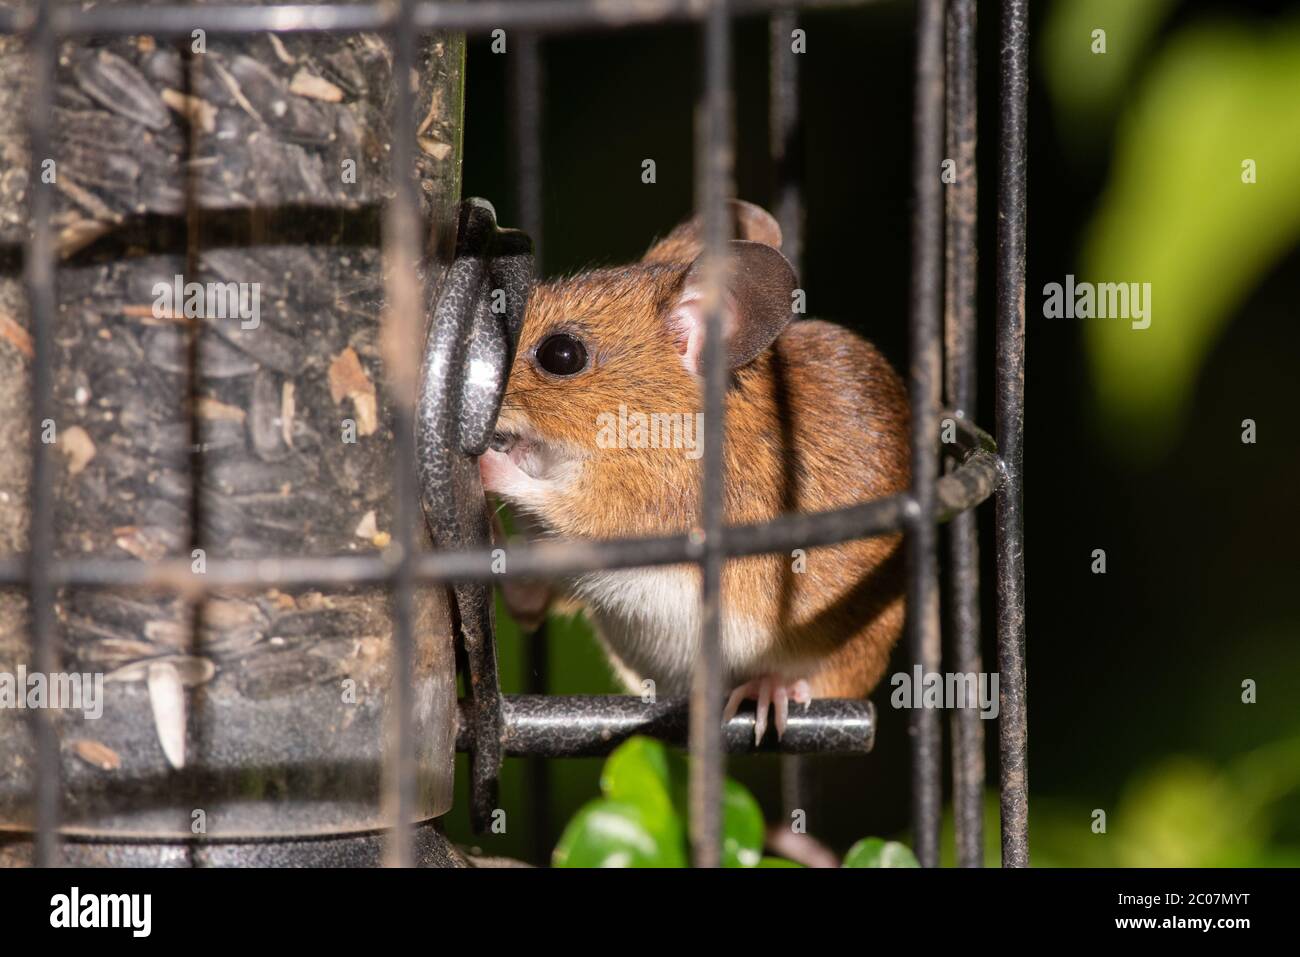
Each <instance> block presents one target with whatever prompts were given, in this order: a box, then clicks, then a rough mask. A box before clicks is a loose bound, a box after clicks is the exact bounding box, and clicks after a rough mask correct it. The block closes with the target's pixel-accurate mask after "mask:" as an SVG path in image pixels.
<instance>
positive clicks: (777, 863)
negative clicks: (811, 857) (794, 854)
mask: <svg viewBox="0 0 1300 957" xmlns="http://www.w3.org/2000/svg"><path fill="white" fill-rule="evenodd" d="M754 866H755V867H803V865H802V864H800V863H798V862H796V861H791V860H788V859H786V858H784V857H763V858H759V861H758V863H757V864H756V865H754Z"/></svg>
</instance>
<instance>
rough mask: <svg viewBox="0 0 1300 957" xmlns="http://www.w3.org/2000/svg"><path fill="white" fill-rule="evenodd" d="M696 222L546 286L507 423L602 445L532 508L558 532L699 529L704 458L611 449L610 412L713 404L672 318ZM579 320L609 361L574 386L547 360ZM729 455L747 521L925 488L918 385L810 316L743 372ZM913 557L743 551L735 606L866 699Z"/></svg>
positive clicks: (851, 550) (837, 691)
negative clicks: (916, 435)
mask: <svg viewBox="0 0 1300 957" xmlns="http://www.w3.org/2000/svg"><path fill="white" fill-rule="evenodd" d="M689 226H690V224H687V227H689ZM687 227H679V229H678V230H676V231H674V233H673V234H670V235H669V236H668V237H667V238H666V239H665V240H663V241H661V243H659V244H658V245H656V246H655V247H654V248H653V249H652V250H651V252H650V253H649V254H647V260H646V261H643V262H641V263H637V264H634V265H630V266H624V267H619V268H613V269H600V270H595V271H592V272H586V273H582V274H580V275H577V276H575V277H573V278H570V279H567V280H562V281H559V282H554V283H547V284H543V285H539V286H538V287H537V288H536V290H535V291H534V294H533V297H532V299H531V301H530V303H529V306H528V310H527V314H526V318H525V322H524V327H523V334H522V341H521V342H520V344H519V350H518V354H517V357H516V359H515V363H514V367H513V369H512V372H511V376H510V385H509V389H508V391H507V394H506V397H505V402H504V405H503V410H502V417H501V427H502V428H509V427H510V423H511V421H512V419H515V420H517V419H518V417H520V415H521V414H522V415H523V416H526V417H527V419H528V420H529V421H530V422H531V424H532V426H533V427H534V428H535V429H537V430H538V431H539V432H540V433H541V434H542V435H543V436H544V437H545V438H546V439H548V440H551V441H556V440H558V441H561V442H564V443H567V444H569V445H570V446H572V447H574V448H577V449H581V450H584V453H585V455H586V456H587V458H586V459H585V460H584V462H583V465H582V468H581V470H580V473H579V475H578V477H577V479H576V480H575V481H574V482H573V483H572V485H571V486H570V487H568V488H566V489H565V490H564V492H563V493H562V494H558V495H556V496H555V497H554V499H553V501H552V502H551V503H548V505H547V506H546V507H545V508H544V509H541V510H538V511H536V512H535V513H534V514H533V515H532V517H533V518H534V519H535V520H536V521H538V522H539V523H540V524H541V526H542V527H543V529H544V530H545V531H546V532H547V533H548V534H550V535H553V536H556V537H560V538H615V537H622V536H638V535H656V534H667V533H672V532H681V531H685V530H688V529H690V528H692V527H694V526H695V525H696V524H697V523H698V518H699V515H698V503H699V471H700V463H699V461H698V460H692V459H690V458H688V457H687V456H685V455H683V454H681V453H680V452H678V453H676V454H674V453H673V452H665V451H664V450H662V449H654V448H650V449H634V448H600V447H598V446H597V444H596V434H597V426H596V422H597V417H598V416H599V415H600V414H601V413H611V412H614V413H616V412H617V410H618V408H619V405H620V403H622V404H624V405H625V406H626V407H627V408H628V410H631V411H637V410H640V411H645V412H695V411H698V410H700V409H701V408H702V399H701V393H700V382H699V380H698V378H696V377H695V376H693V375H691V374H690V373H688V372H687V371H686V370H685V368H683V366H682V364H681V361H680V359H679V357H678V354H677V346H676V344H675V343H674V341H673V337H672V336H671V335H670V334H669V332H668V330H667V329H666V327H665V325H664V317H665V316H666V314H667V312H668V311H669V310H670V309H671V308H672V306H673V304H674V302H675V301H676V297H677V295H678V293H679V291H680V288H681V285H682V282H683V277H684V275H685V271H686V268H687V265H688V263H689V260H690V257H692V256H693V255H694V254H695V253H696V252H698V248H699V247H698V242H696V241H695V240H694V239H693V233H691V232H689V231H688V229H687ZM778 241H779V239H778ZM565 330H570V331H573V332H575V334H577V335H578V336H579V338H581V339H582V340H583V341H584V342H585V343H586V344H587V346H588V350H589V352H590V354H591V366H590V368H589V369H587V370H586V371H585V372H583V373H581V374H579V375H577V376H574V377H572V378H563V379H558V378H555V377H551V376H548V375H547V374H546V373H544V372H543V371H541V370H539V369H538V368H537V366H536V365H535V363H534V362H533V360H532V353H533V350H534V348H535V347H536V346H537V345H538V344H539V343H540V342H541V341H542V340H544V339H545V338H546V337H547V336H549V335H551V334H552V333H554V332H557V331H565ZM725 458H726V469H727V483H726V490H727V492H726V521H727V522H728V523H729V524H747V523H754V522H762V521H765V520H767V519H771V518H774V517H776V516H778V515H781V514H783V513H788V512H811V511H820V510H824V509H830V508H835V507H837V506H842V505H850V504H853V503H856V502H861V501H865V500H868V499H873V498H878V497H881V496H886V495H889V494H891V493H894V492H898V491H902V490H904V489H906V488H907V486H908V482H909V466H908V408H907V400H906V394H905V392H904V389H903V386H902V383H901V382H900V381H899V378H898V376H897V375H896V374H895V373H894V371H893V370H892V369H891V368H890V367H889V364H888V363H887V362H886V361H885V359H884V358H883V357H882V356H881V355H880V353H879V352H878V351H877V350H876V349H875V348H874V347H873V346H872V345H871V344H870V343H868V342H866V341H865V340H863V339H861V338H859V337H857V336H855V335H854V334H852V333H851V332H849V331H848V330H846V329H843V328H840V327H838V326H835V325H832V324H830V323H826V322H820V321H816V320H799V321H795V322H793V323H792V324H791V325H789V326H788V327H787V328H786V330H785V332H784V333H783V334H782V335H781V336H780V338H778V339H777V341H776V342H775V344H774V345H773V346H772V348H770V349H769V350H767V351H766V352H764V353H763V354H762V355H760V356H759V357H758V358H757V359H755V360H754V361H753V362H751V363H749V364H748V365H745V366H743V367H741V368H739V369H737V370H735V371H734V372H733V374H732V383H731V387H730V390H729V394H728V400H727V422H726V445H725ZM900 551H901V549H900V542H899V536H889V537H885V538H874V539H867V540H861V541H854V542H847V543H845V544H842V545H838V546H834V547H827V548H816V549H811V550H809V551H808V554H807V557H806V570H805V571H804V572H802V573H795V572H794V571H793V570H792V559H791V556H788V555H781V554H778V555H766V556H759V557H754V558H746V559H743V560H736V561H731V562H729V563H728V564H727V566H726V569H725V572H724V580H723V603H724V609H725V608H726V607H728V606H731V607H739V608H743V609H744V610H745V612H746V613H747V615H749V616H751V617H753V618H755V619H757V620H759V621H762V622H765V623H767V624H768V626H769V627H770V628H772V629H773V630H774V631H775V632H778V633H779V637H778V639H777V641H776V644H775V645H774V647H773V650H772V653H771V656H770V657H771V659H772V661H771V663H772V664H773V665H774V667H775V666H779V665H780V664H788V665H795V664H796V663H800V662H810V661H811V662H813V663H812V664H811V665H807V666H806V667H808V668H809V669H810V670H809V671H808V673H806V674H805V675H804V676H805V677H807V678H808V679H809V682H810V685H811V688H812V691H813V694H814V695H815V696H819V697H826V696H831V697H851V696H852V697H856V696H864V695H866V694H867V693H869V692H870V690H871V689H872V688H873V687H874V686H875V684H876V683H877V682H878V681H879V680H880V678H881V676H882V675H883V673H884V670H885V667H886V665H887V662H888V658H889V653H890V649H891V648H892V646H893V644H894V643H895V642H896V641H897V639H898V636H899V633H900V631H901V629H902V623H903V595H902V582H903V579H902V575H901V573H900V568H899V566H900V562H901V556H900ZM648 677H654V676H653V675H650V676H648ZM731 677H732V679H733V680H734V681H736V682H739V681H741V680H746V679H747V678H749V677H754V676H753V675H733V676H731Z"/></svg>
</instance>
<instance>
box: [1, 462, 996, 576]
mask: <svg viewBox="0 0 1300 957" xmlns="http://www.w3.org/2000/svg"><path fill="white" fill-rule="evenodd" d="M1001 482H1002V468H1001V463H1000V462H999V460H998V458H997V456H995V455H993V454H991V453H989V452H986V451H984V450H982V449H981V450H978V451H975V452H972V453H970V455H969V456H968V458H967V459H966V462H965V463H964V464H963V465H962V466H961V468H959V469H957V470H956V471H954V472H952V473H951V474H949V475H945V476H944V477H943V478H941V479H939V482H938V487H937V492H936V496H937V500H938V518H939V520H940V521H947V520H948V519H950V518H952V516H954V515H956V514H958V513H960V512H963V511H965V510H967V509H969V508H974V507H975V506H976V505H979V504H980V503H981V502H983V501H984V500H985V499H987V498H988V497H989V496H991V495H992V494H993V493H994V491H996V490H997V488H998V486H999V485H1000V484H1001ZM912 508H913V505H912V499H911V497H910V496H909V495H906V494H898V495H891V496H888V497H886V498H880V499H874V500H872V501H870V502H863V503H861V504H859V505H850V506H848V507H846V508H841V509H835V510H833V511H829V512H815V513H812V514H809V515H784V516H782V517H780V518H777V519H775V520H774V521H771V522H768V523H765V524H761V525H736V526H731V527H729V528H727V529H725V530H724V531H723V534H722V541H721V542H720V544H719V547H720V548H721V550H722V552H723V554H725V555H726V556H727V557H728V558H741V557H744V556H748V555H761V554H765V553H768V552H779V551H786V550H788V549H791V548H800V547H809V548H811V547H817V546H824V545H835V544H839V543H841V542H846V541H851V540H854V539H859V538H871V537H873V536H876V535H889V534H893V533H895V532H898V531H901V530H902V528H903V526H904V524H905V523H906V522H907V521H908V520H909V519H908V516H909V514H910V513H911V511H912ZM700 554H701V547H700V543H699V541H698V540H697V539H695V538H693V537H692V536H690V535H664V536H657V537H648V538H629V539H620V540H617V541H570V542H538V543H535V544H531V545H520V546H513V547H509V548H505V549H502V550H499V551H498V550H496V549H486V548H479V549H469V550H465V551H445V552H427V553H421V554H420V555H419V556H417V557H416V559H415V561H414V567H413V574H414V576H415V580H416V581H417V582H426V583H428V582H472V581H496V580H498V579H500V578H530V579H540V580H550V579H554V578H559V577H563V576H566V575H576V574H582V573H585V572H592V571H599V570H604V569H612V568H645V567H651V566H656V565H675V564H679V563H681V562H698V561H699V560H700ZM399 560H400V556H397V555H395V554H394V550H393V549H390V550H389V552H387V553H384V554H377V555H337V556H324V557H320V558H302V557H294V556H286V557H282V558H247V559H210V560H208V561H207V563H206V570H205V571H204V572H203V573H202V574H197V573H195V572H194V571H193V570H192V569H191V562H190V560H189V559H186V558H170V559H161V560H159V561H154V562H136V561H129V560H126V559H115V558H114V559H108V558H90V559H86V558H74V559H60V560H57V561H55V562H54V563H53V565H52V566H51V568H50V578H51V581H52V582H53V583H54V585H56V586H67V585H72V586H79V587H85V588H161V589H165V590H168V591H175V592H178V593H180V594H183V595H187V596H189V597H194V598H197V597H200V596H202V595H203V594H204V593H205V592H209V591H212V590H213V589H216V588H295V587H297V588H301V587H307V586H313V585H315V586H324V585H350V584H374V583H380V582H389V581H392V580H393V579H394V576H395V574H396V569H397V563H398V561H399ZM497 568H500V569H502V570H501V571H496V570H494V569H497ZM26 580H27V568H26V564H25V562H23V560H22V559H21V558H20V557H17V556H8V557H5V558H3V559H0V585H21V584H25V582H26Z"/></svg>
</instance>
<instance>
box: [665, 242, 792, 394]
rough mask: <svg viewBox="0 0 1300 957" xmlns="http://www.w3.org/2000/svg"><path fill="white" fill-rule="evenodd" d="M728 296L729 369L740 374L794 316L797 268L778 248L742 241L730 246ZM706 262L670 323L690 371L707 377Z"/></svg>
mask: <svg viewBox="0 0 1300 957" xmlns="http://www.w3.org/2000/svg"><path fill="white" fill-rule="evenodd" d="M725 263H726V268H727V278H726V295H725V296H724V299H723V303H722V328H723V334H724V335H725V336H726V338H727V365H728V367H729V368H732V369H735V368H738V367H739V366H743V365H744V364H745V363H747V362H749V361H750V360H751V359H753V358H754V357H755V356H757V355H758V354H759V353H761V352H762V351H763V350H764V349H766V348H767V347H768V346H770V345H771V344H772V343H773V342H774V341H775V340H776V337H777V336H779V335H780V334H781V331H782V330H783V329H785V327H786V324H787V323H788V322H789V321H790V318H791V316H792V315H793V302H792V295H791V294H792V293H793V292H794V288H795V277H794V269H793V268H792V267H791V265H790V263H789V262H788V261H787V260H786V258H785V257H784V256H782V255H781V253H780V252H778V251H777V250H776V249H774V248H772V247H771V246H768V245H765V244H763V243H756V242H750V241H747V240H737V241H733V242H730V243H728V244H727V256H726V260H725ZM704 282H705V280H704V260H703V258H702V257H701V258H697V259H696V260H695V262H693V263H692V264H691V265H690V267H689V268H688V269H687V270H686V275H685V277H684V278H683V280H682V286H681V290H680V291H679V292H678V294H677V299H676V300H675V301H674V303H673V304H672V306H671V308H670V309H669V310H668V315H667V319H666V324H667V326H668V331H669V332H670V333H671V334H672V336H673V340H674V342H675V343H676V345H677V352H678V355H680V356H681V358H682V365H684V366H685V367H686V371H687V372H690V373H693V374H703V370H702V369H701V366H700V361H701V349H702V347H703V345H704V323H705V322H706V316H705V305H704Z"/></svg>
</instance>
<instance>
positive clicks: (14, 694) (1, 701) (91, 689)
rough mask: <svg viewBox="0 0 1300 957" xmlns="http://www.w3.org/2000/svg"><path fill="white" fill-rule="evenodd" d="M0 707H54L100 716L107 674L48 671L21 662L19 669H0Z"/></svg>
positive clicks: (93, 716) (22, 708) (84, 714)
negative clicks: (14, 670)
mask: <svg viewBox="0 0 1300 957" xmlns="http://www.w3.org/2000/svg"><path fill="white" fill-rule="evenodd" d="M0 708H12V709H14V710H16V711H25V710H27V709H29V708H31V709H36V708H52V709H55V710H60V711H64V710H66V711H80V712H81V713H82V715H83V716H84V717H86V718H91V719H93V718H98V717H100V716H101V715H103V713H104V676H103V674H102V673H95V674H90V673H85V674H79V673H77V672H72V673H68V672H62V671H56V672H54V673H52V674H48V675H47V674H45V673H44V672H40V671H30V672H29V671H28V670H27V666H26V665H19V666H18V670H17V671H16V672H8V671H0Z"/></svg>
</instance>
